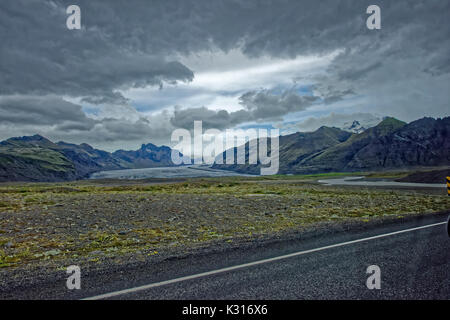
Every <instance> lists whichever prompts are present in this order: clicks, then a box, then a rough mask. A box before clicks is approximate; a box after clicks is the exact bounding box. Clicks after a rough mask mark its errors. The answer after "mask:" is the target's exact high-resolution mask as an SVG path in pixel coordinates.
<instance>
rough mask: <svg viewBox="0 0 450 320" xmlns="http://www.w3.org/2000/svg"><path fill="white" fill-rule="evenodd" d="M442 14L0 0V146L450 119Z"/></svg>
mask: <svg viewBox="0 0 450 320" xmlns="http://www.w3.org/2000/svg"><path fill="white" fill-rule="evenodd" d="M71 4H76V5H78V6H79V7H80V8H81V26H82V28H81V30H68V29H67V27H66V19H67V17H68V14H66V8H67V7H68V6H69V5H71ZM370 4H376V5H378V6H379V7H380V8H381V29H380V30H369V29H367V27H366V19H367V17H368V16H369V15H368V14H366V9H367V7H368V6H369V5H370ZM449 14H450V1H449V0H439V1H430V0H429V1H418V0H396V1H378V0H376V1H374V0H371V1H365V0H354V1H337V0H329V1H313V0H308V1H301V0H292V1H291V0H276V1H264V0H223V1H220V0H214V1H211V0H191V1H189V0H163V1H144V0H142V1H134V0H132V1H94V0H86V1H79V0H77V1H74V0H70V1H56V0H52V1H50V0H48V1H46V0H2V1H1V2H0V41H1V47H0V139H6V138H8V137H11V136H22V135H31V134H35V133H39V134H42V135H44V136H46V137H48V138H50V139H52V140H54V141H59V140H64V141H67V142H74V143H81V142H86V143H89V144H91V145H93V146H95V147H97V148H101V149H105V150H109V151H112V150H115V149H118V148H124V149H136V148H137V147H139V146H140V144H141V143H148V142H152V143H155V144H167V145H170V136H171V133H172V131H173V130H174V129H175V128H180V127H183V128H187V129H192V128H193V121H194V120H203V125H204V128H217V129H220V130H224V129H227V128H238V127H243V128H248V127H276V128H280V129H281V131H282V132H283V133H288V132H292V131H295V130H300V131H309V130H314V129H316V128H318V127H320V126H321V125H328V126H332V125H336V126H340V125H342V124H343V123H345V122H347V121H352V120H355V119H356V120H359V119H361V120H364V119H365V120H368V121H369V122H370V121H374V119H380V117H383V116H394V117H397V118H399V119H401V120H404V121H412V120H416V119H418V118H421V117H424V116H432V117H444V116H448V115H449V110H450V106H449V102H450V28H449V21H450V15H449Z"/></svg>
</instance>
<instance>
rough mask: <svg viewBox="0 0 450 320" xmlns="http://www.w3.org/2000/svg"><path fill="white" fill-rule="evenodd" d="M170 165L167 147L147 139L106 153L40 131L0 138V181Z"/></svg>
mask: <svg viewBox="0 0 450 320" xmlns="http://www.w3.org/2000/svg"><path fill="white" fill-rule="evenodd" d="M173 165H174V164H173V163H172V161H171V149H170V148H169V147H166V146H161V147H157V146H155V145H153V144H151V143H150V144H147V145H142V147H141V149H139V150H136V151H124V150H119V151H116V152H114V153H110V152H107V151H103V150H99V149H95V148H93V147H91V146H90V145H88V144H86V143H82V144H80V145H77V144H72V143H67V142H63V141H60V142H58V143H54V142H52V141H50V140H49V139H47V138H45V137H43V136H41V135H33V136H23V137H13V138H10V139H7V140H4V141H2V142H0V181H68V180H76V179H83V178H87V177H89V175H90V174H92V173H94V172H97V171H102V170H116V169H130V168H149V167H158V166H159V167H160V166H173Z"/></svg>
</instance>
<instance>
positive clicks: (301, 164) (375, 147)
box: [215, 117, 450, 174]
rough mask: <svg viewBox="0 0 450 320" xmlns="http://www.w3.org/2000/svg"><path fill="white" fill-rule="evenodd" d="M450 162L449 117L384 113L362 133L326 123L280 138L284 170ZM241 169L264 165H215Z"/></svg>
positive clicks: (255, 171) (249, 170) (370, 168)
mask: <svg viewBox="0 0 450 320" xmlns="http://www.w3.org/2000/svg"><path fill="white" fill-rule="evenodd" d="M449 165H450V117H446V118H443V119H437V120H436V119H433V118H422V119H419V120H416V121H413V122H411V123H409V124H406V123H405V122H402V121H399V120H397V119H395V118H389V117H388V118H385V119H384V120H383V121H382V122H380V123H379V124H378V125H377V126H375V127H372V128H369V129H367V130H365V131H364V132H362V133H359V134H353V135H351V136H350V137H348V136H346V135H345V134H344V133H343V131H342V130H339V129H336V128H327V127H322V128H320V129H318V130H317V131H315V132H313V133H295V134H292V135H288V136H282V137H280V170H279V173H281V174H283V173H298V174H302V173H320V172H332V171H333V172H337V171H374V170H385V169H400V168H414V167H426V166H449ZM215 167H218V168H221V169H228V170H235V171H238V172H242V173H253V174H258V173H259V166H257V165H254V166H249V165H216V166H215Z"/></svg>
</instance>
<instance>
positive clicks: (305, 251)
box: [83, 221, 447, 300]
mask: <svg viewBox="0 0 450 320" xmlns="http://www.w3.org/2000/svg"><path fill="white" fill-rule="evenodd" d="M446 223H447V222H446V221H444V222H439V223H433V224H428V225H425V226H421V227H416V228H410V229H405V230H400V231H395V232H390V233H385V234H380V235H377V236H372V237H368V238H362V239H357V240H351V241H346V242H341V243H336V244H332V245H329V246H325V247H320V248H315V249H310V250H304V251H298V252H294V253H290V254H286V255H283V256H278V257H274V258H269V259H263V260H259V261H254V262H249V263H244V264H239V265H236V266H232V267H227V268H222V269H217V270H212V271H208V272H202V273H198V274H193V275H190V276H186V277H180V278H176V279H172V280H166V281H161V282H156V283H151V284H147V285H143V286H139V287H135V288H130V289H125V290H119V291H114V292H110V293H105V294H101V295H98V296H93V297H89V298H85V299H83V300H100V299H106V298H112V297H116V296H119V295H123V294H127V293H133V292H137V291H142V290H147V289H151V288H155V287H160V286H164V285H168V284H171V283H177V282H181V281H186V280H192V279H197V278H201V277H206V276H210V275H213V274H218V273H222V272H228V271H233V270H237V269H243V268H247V267H251V266H256V265H259V264H263V263H268V262H273V261H278V260H283V259H287V258H292V257H296V256H300V255H303V254H307V253H311V252H317V251H322V250H326V249H331V248H336V247H342V246H346V245H349V244H353V243H358V242H363V241H369V240H373V239H379V238H384V237H389V236H393V235H396V234H400V233H405V232H411V231H415V230H420V229H425V228H431V227H435V226H439V225H443V224H446Z"/></svg>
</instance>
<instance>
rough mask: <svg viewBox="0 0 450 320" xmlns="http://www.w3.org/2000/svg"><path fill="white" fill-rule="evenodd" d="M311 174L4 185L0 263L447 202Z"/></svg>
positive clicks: (155, 248) (123, 250)
mask: <svg viewBox="0 0 450 320" xmlns="http://www.w3.org/2000/svg"><path fill="white" fill-rule="evenodd" d="M286 178H287V179H286ZM294 178H296V179H294ZM312 178H313V177H309V176H308V177H306V176H303V177H302V178H301V179H299V177H295V176H288V177H286V176H284V177H283V178H281V177H272V178H269V179H267V178H260V179H248V178H242V177H241V178H223V179H217V178H215V179H189V180H186V181H185V182H180V183H166V184H164V183H162V184H149V183H139V182H133V183H114V184H113V185H111V184H109V183H104V184H99V183H96V182H74V183H58V184H55V183H53V184H51V183H41V184H33V183H28V184H17V183H15V184H9V185H2V186H0V267H2V268H14V267H21V266H25V265H31V264H34V263H39V262H42V261H44V262H45V261H64V260H71V261H76V260H77V259H87V260H88V261H92V262H96V261H100V260H101V258H103V257H113V258H114V257H118V258H120V257H121V256H122V255H124V254H136V255H141V256H153V255H158V253H159V252H161V251H164V250H165V249H167V248H173V247H180V248H181V249H183V248H186V247H192V246H196V245H205V244H208V243H210V242H211V243H212V242H214V241H223V242H233V241H234V240H236V239H242V238H249V239H252V238H255V237H258V236H261V235H266V234H273V233H278V232H287V231H292V230H296V229H299V228H302V227H305V226H308V225H311V224H314V223H318V222H323V221H336V222H339V221H344V220H348V219H357V220H361V221H369V220H370V219H375V218H377V217H383V216H403V215H406V214H413V213H432V212H437V211H443V210H448V209H450V199H449V197H447V196H445V195H440V194H424V193H417V192H414V191H407V190H402V191H400V190H399V191H394V190H382V189H367V188H354V187H345V188H344V187H327V186H321V185H317V184H314V183H311V182H312V180H311V179H312ZM277 179H278V181H277V183H267V182H268V181H269V182H271V181H272V180H277Z"/></svg>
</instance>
